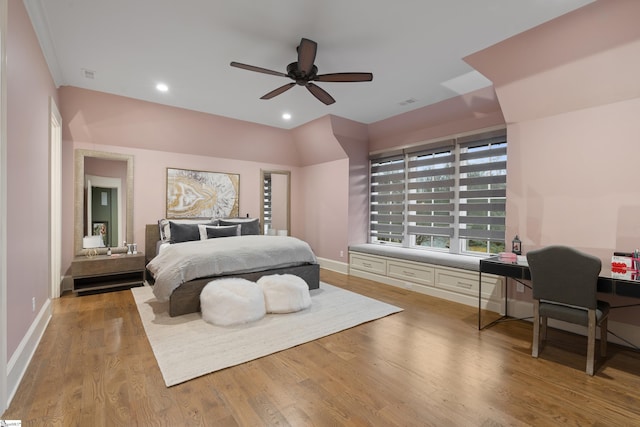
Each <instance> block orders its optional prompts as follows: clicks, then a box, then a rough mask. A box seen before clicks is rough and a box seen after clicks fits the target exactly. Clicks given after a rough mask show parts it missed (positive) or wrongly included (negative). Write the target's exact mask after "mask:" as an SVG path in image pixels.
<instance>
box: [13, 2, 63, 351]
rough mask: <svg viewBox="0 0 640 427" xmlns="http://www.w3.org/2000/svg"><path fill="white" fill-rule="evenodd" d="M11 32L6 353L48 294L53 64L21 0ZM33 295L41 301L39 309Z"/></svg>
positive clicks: (19, 337) (54, 94) (16, 9)
mask: <svg viewBox="0 0 640 427" xmlns="http://www.w3.org/2000/svg"><path fill="white" fill-rule="evenodd" d="M8 21H9V25H8V33H7V40H6V42H7V45H6V49H7V58H8V61H7V62H8V64H7V121H8V125H7V141H8V146H7V223H8V230H7V249H8V252H7V320H8V336H7V357H8V358H10V357H11V356H12V354H13V353H14V352H15V350H16V349H17V347H18V345H19V344H20V341H21V340H22V338H23V337H24V336H25V335H26V334H27V331H28V329H29V327H30V326H31V325H32V323H33V322H34V320H35V318H36V315H37V313H38V312H39V311H40V310H41V308H42V306H43V304H44V302H45V301H46V300H47V299H48V297H49V275H48V272H49V259H50V251H49V247H48V245H49V244H48V235H49V226H48V224H49V97H52V98H53V99H54V101H56V103H57V101H58V98H57V94H56V89H55V86H54V84H53V81H52V79H51V76H50V74H49V69H48V68H47V64H46V62H45V60H44V57H43V55H42V53H41V51H40V45H39V44H38V40H37V39H36V35H35V33H34V31H33V28H32V26H31V22H30V21H29V17H28V15H27V12H26V10H25V8H24V5H23V3H22V2H21V1H11V2H9V19H8ZM32 298H35V300H36V309H35V312H34V311H33V310H32Z"/></svg>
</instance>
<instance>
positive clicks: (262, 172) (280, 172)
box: [260, 169, 291, 236]
mask: <svg viewBox="0 0 640 427" xmlns="http://www.w3.org/2000/svg"><path fill="white" fill-rule="evenodd" d="M265 174H270V175H273V174H276V175H286V176H287V233H288V234H289V236H291V171H288V170H270V169H260V227H261V228H262V229H261V230H260V231H261V233H264V175H265Z"/></svg>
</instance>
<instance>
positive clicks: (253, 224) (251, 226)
mask: <svg viewBox="0 0 640 427" xmlns="http://www.w3.org/2000/svg"><path fill="white" fill-rule="evenodd" d="M238 224H240V227H241V228H240V234H241V235H242V236H247V235H251V234H260V218H237V219H236V218H226V219H221V220H220V225H238Z"/></svg>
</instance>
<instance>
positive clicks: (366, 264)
mask: <svg viewBox="0 0 640 427" xmlns="http://www.w3.org/2000/svg"><path fill="white" fill-rule="evenodd" d="M349 265H350V267H351V268H355V269H358V270H364V271H368V272H370V273H375V274H386V272H387V261H386V260H385V259H384V258H377V257H371V256H363V255H355V254H350V255H349Z"/></svg>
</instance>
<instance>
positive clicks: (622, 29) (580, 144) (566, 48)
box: [466, 0, 640, 324]
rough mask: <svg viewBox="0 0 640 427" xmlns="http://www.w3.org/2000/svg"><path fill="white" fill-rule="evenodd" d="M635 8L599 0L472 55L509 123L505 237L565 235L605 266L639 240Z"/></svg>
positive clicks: (639, 44) (638, 31) (639, 36)
mask: <svg viewBox="0 0 640 427" xmlns="http://www.w3.org/2000/svg"><path fill="white" fill-rule="evenodd" d="M638 16H640V2H636V1H617V0H616V1H606V2H604V1H600V2H595V3H592V4H590V5H588V6H586V7H584V8H581V9H578V10H577V11H575V12H572V13H570V14H568V15H565V16H563V17H561V18H558V19H557V20H554V21H551V22H549V23H547V24H544V25H542V26H540V27H537V28H534V29H532V30H530V31H527V32H525V33H522V34H520V35H517V36H515V37H513V38H511V39H509V40H506V41H504V42H501V43H499V44H497V45H495V46H492V47H490V48H488V49H485V50H484V51H481V52H478V53H476V54H474V55H471V56H470V57H468V58H466V60H467V62H469V63H470V64H472V65H473V66H474V67H475V68H477V69H478V70H479V71H480V72H481V73H483V74H484V75H485V76H487V77H488V78H489V79H492V80H493V81H494V83H495V84H496V93H497V95H498V98H499V99H500V104H501V106H502V109H503V111H504V116H505V118H506V119H507V121H508V122H509V124H508V127H507V134H508V140H509V148H508V149H509V160H508V171H507V176H508V187H507V236H513V235H515V234H516V233H517V234H518V235H519V236H520V239H521V240H522V241H523V248H524V250H525V251H527V250H531V249H535V248H538V247H541V246H546V245H549V244H554V243H555V244H566V245H570V246H574V247H577V248H578V249H581V250H584V251H586V252H589V253H592V254H594V255H596V256H599V257H600V258H601V259H602V261H603V265H604V266H605V269H606V266H607V265H608V264H609V263H610V260H611V255H612V254H613V252H614V251H629V250H633V249H634V248H637V247H639V246H640V187H639V186H638V185H636V184H635V182H636V181H637V170H638V159H640V144H638V135H640V122H639V121H638V117H640V80H638V77H637V76H638V75H640V26H638V25H637V18H638ZM611 317H612V319H614V320H621V321H625V322H628V323H632V324H640V321H638V320H637V315H635V314H632V313H630V312H626V313H625V312H624V311H618V310H616V311H614V312H613V313H612V316H611Z"/></svg>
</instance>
